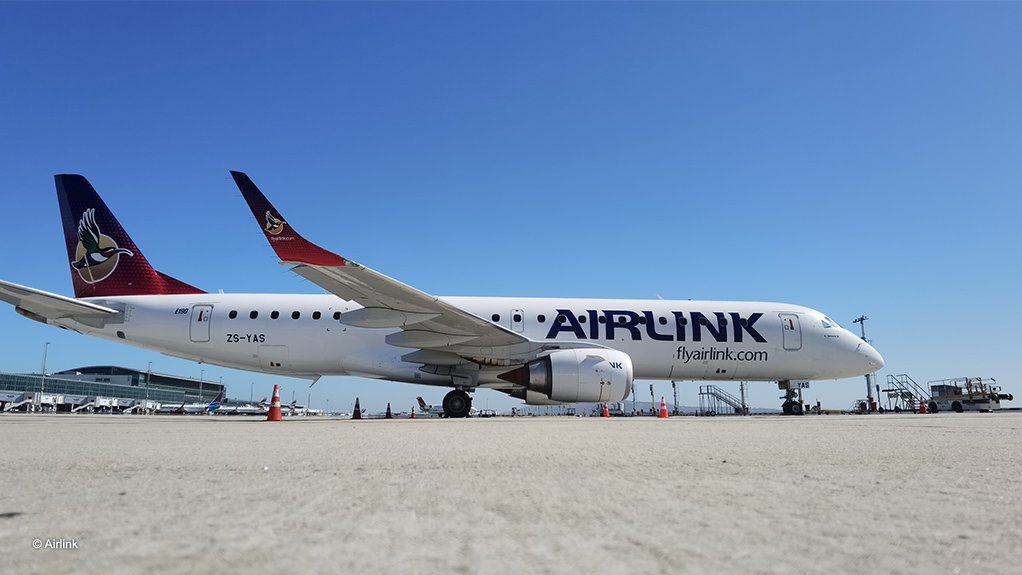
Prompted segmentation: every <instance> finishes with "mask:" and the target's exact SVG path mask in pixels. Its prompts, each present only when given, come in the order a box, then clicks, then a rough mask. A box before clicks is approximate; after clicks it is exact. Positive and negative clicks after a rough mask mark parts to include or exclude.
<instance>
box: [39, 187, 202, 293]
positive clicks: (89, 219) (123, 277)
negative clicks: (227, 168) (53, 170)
mask: <svg viewBox="0 0 1022 575" xmlns="http://www.w3.org/2000/svg"><path fill="white" fill-rule="evenodd" d="M54 180H56V183H57V201H58V203H59V204H60V217H61V219H63V221H64V240H65V241H66V242H67V257H68V260H69V265H70V267H71V281H72V283H73V284H74V288H75V297H102V296H118V295H162V294H189V293H192V294H194V293H205V292H203V291H202V290H200V289H198V288H194V287H192V286H190V285H188V284H186V283H184V282H181V281H179V280H176V279H174V278H172V277H170V276H168V275H165V274H162V273H160V272H158V271H156V270H155V269H153V267H152V266H151V265H149V262H148V261H147V260H146V259H145V256H143V255H142V252H141V251H140V250H139V249H138V246H136V245H135V242H133V241H131V238H130V237H128V233H127V232H125V231H124V228H122V227H121V224H120V223H119V222H118V221H117V218H115V217H114V215H113V213H112V212H111V211H110V209H109V208H107V207H106V204H104V203H103V200H102V199H100V197H99V194H97V193H96V190H95V189H94V188H93V187H92V184H90V183H89V181H88V180H86V179H85V178H84V177H83V176H79V175H74V174H58V175H56V176H54Z"/></svg>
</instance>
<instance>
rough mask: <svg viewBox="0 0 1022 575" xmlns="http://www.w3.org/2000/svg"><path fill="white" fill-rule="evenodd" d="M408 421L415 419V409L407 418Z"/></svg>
mask: <svg viewBox="0 0 1022 575" xmlns="http://www.w3.org/2000/svg"><path fill="white" fill-rule="evenodd" d="M408 419H415V408H414V407H413V408H412V414H411V415H409V416H408Z"/></svg>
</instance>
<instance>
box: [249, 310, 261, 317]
mask: <svg viewBox="0 0 1022 575" xmlns="http://www.w3.org/2000/svg"><path fill="white" fill-rule="evenodd" d="M257 317H259V312H257V311H255V310H252V311H251V312H249V314H248V319H255V318H257Z"/></svg>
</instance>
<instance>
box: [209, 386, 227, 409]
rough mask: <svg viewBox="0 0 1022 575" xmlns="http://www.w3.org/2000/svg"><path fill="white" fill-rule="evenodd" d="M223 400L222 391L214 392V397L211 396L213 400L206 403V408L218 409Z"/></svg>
mask: <svg viewBox="0 0 1022 575" xmlns="http://www.w3.org/2000/svg"><path fill="white" fill-rule="evenodd" d="M223 400H224V392H223V391H222V390H221V391H220V393H218V394H216V397H214V398H213V401H211V402H209V405H207V406H206V408H207V409H219V408H220V402H221V401H223Z"/></svg>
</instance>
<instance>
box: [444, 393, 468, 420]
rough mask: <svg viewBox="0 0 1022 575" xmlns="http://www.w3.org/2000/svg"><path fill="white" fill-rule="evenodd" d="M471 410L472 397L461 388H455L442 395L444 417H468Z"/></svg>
mask: <svg viewBox="0 0 1022 575" xmlns="http://www.w3.org/2000/svg"><path fill="white" fill-rule="evenodd" d="M471 411H472V398H471V397H470V396H469V395H468V393H466V392H465V391H463V390H460V389H455V390H453V391H451V392H449V393H448V394H447V395H445V396H444V417H468V415H469V413H470V412H471Z"/></svg>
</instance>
